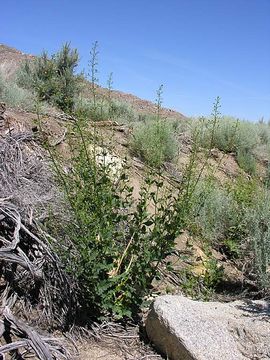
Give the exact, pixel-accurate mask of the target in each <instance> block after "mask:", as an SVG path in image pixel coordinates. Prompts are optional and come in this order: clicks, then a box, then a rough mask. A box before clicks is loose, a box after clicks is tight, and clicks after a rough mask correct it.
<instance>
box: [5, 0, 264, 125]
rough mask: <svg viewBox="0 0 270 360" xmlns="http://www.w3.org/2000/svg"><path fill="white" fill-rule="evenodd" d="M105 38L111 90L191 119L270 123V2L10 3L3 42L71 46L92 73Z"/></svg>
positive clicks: (103, 67)
mask: <svg viewBox="0 0 270 360" xmlns="http://www.w3.org/2000/svg"><path fill="white" fill-rule="evenodd" d="M96 40H97V41H98V42H99V52H100V54H99V71H100V75H99V78H100V83H101V85H102V84H103V85H104V84H105V83H106V78H107V77H108V74H109V73H110V72H113V76H114V88H115V89H118V90H122V91H124V92H129V93H132V94H135V95H138V96H140V97H142V98H145V99H149V100H154V99H155V92H156V89H157V88H158V86H159V85H160V84H161V83H162V84H164V96H163V98H164V105H165V106H168V107H171V108H174V109H177V110H179V111H181V112H182V113H184V114H185V115H207V114H209V113H210V112H211V108H212V103H213V101H214V98H215V97H216V96H220V97H221V102H222V113H223V114H226V115H233V116H237V117H240V118H246V119H249V120H258V119H259V118H261V117H262V116H264V118H265V120H268V119H270V0H114V1H113V0H95V1H91V0H90V1H87V0H76V1H75V0H66V1H65V0H46V1H45V0H16V1H15V0H8V1H2V2H1V21H0V43H4V44H7V45H10V46H13V47H16V48H18V49H19V50H21V51H24V52H27V53H32V54H40V53H41V51H42V50H43V49H46V50H48V51H49V52H50V53H51V52H55V51H57V50H58V49H59V48H60V47H61V45H62V44H63V43H64V42H65V41H70V42H71V45H72V46H73V47H76V48H77V49H78V50H79V53H80V56H81V67H82V68H85V69H87V63H88V60H89V51H90V48H91V46H92V43H93V42H94V41H96Z"/></svg>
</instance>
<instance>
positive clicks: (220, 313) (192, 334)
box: [146, 295, 270, 360]
mask: <svg viewBox="0 0 270 360" xmlns="http://www.w3.org/2000/svg"><path fill="white" fill-rule="evenodd" d="M269 320H270V306H269V304H268V303H267V302H265V301H249V302H243V301H236V302H232V303H218V302H201V301H193V300H190V299H187V298H185V297H183V296H178V295H164V296H160V297H158V298H157V299H156V300H155V301H154V303H153V304H152V308H151V310H150V313H149V315H148V317H147V320H146V331H147V334H148V337H149V339H150V340H151V341H152V342H153V344H154V345H155V347H156V348H157V349H159V350H160V351H161V352H162V353H164V354H165V356H168V358H169V359H171V360H246V359H269V358H270V343H269V338H270V323H269Z"/></svg>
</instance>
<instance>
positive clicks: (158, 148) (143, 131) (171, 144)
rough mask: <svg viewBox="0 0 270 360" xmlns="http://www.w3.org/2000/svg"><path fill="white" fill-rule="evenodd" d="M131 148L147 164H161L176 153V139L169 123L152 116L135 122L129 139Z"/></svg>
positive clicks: (157, 165)
mask: <svg viewBox="0 0 270 360" xmlns="http://www.w3.org/2000/svg"><path fill="white" fill-rule="evenodd" d="M131 149H132V151H133V152H134V154H136V155H137V156H139V157H141V158H142V159H143V160H144V161H145V162H146V163H147V164H149V165H150V166H154V167H159V166H161V165H162V164H163V163H164V161H171V160H173V158H174V157H175V155H176V154H177V141H176V138H175V133H174V130H173V126H172V124H171V123H168V122H166V121H165V120H162V119H157V118H154V119H153V120H148V121H146V122H143V123H139V124H137V126H136V127H135V129H134V134H133V138H132V140H131Z"/></svg>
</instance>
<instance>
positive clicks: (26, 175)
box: [0, 133, 77, 359]
mask: <svg viewBox="0 0 270 360" xmlns="http://www.w3.org/2000/svg"><path fill="white" fill-rule="evenodd" d="M49 173H50V172H49V171H48V167H47V164H46V161H45V160H44V156H43V155H42V149H41V148H39V147H38V145H37V144H36V143H35V142H33V141H32V135H31V134H25V133H23V134H22V133H20V134H14V135H8V136H5V137H2V138H0V299H1V307H0V342H1V343H0V354H1V353H2V354H4V353H6V352H11V354H12V353H13V357H14V358H18V359H23V358H24V355H25V354H26V353H29V352H31V353H34V354H35V355H36V356H37V358H39V359H60V358H63V359H68V358H69V355H68V354H67V353H66V352H65V351H64V347H61V344H59V342H57V341H56V340H55V339H53V338H50V337H48V336H41V335H39V334H38V332H37V331H36V330H34V327H36V328H37V327H39V328H43V329H46V330H53V329H60V330H63V329H66V328H67V327H68V326H69V325H70V324H71V323H72V320H74V316H75V314H74V312H75V311H76V306H77V302H76V298H75V296H74V294H75V291H74V287H75V285H73V282H72V281H71V279H70V278H69V277H68V276H67V275H66V274H65V272H64V271H63V269H62V266H61V261H60V259H59V258H58V256H57V255H56V254H55V252H54V250H53V246H51V241H52V239H51V238H50V239H51V241H48V239H49V237H48V236H47V234H46V233H45V232H44V231H43V230H41V227H40V226H39V225H38V224H39V222H38V220H39V221H40V220H42V218H44V217H46V216H47V215H48V214H47V213H46V211H47V212H48V203H49V202H50V200H51V199H52V198H53V199H54V202H55V198H56V193H55V189H54V186H53V183H52V179H51V178H50V176H49ZM46 209H47V210H46ZM1 345H2V346H1ZM19 348H22V349H24V350H23V352H19V350H18V349H19ZM20 351H21V350H20Z"/></svg>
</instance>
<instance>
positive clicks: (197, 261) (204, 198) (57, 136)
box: [0, 45, 270, 360]
mask: <svg viewBox="0 0 270 360" xmlns="http://www.w3.org/2000/svg"><path fill="white" fill-rule="evenodd" d="M69 50H70V49H69ZM26 59H28V60H30V62H31V61H33V60H34V59H35V57H34V56H33V55H27V54H23V53H21V52H20V51H18V50H16V49H13V48H10V47H8V46H5V45H0V75H1V78H0V80H1V81H0V104H1V108H0V110H1V111H0V135H1V136H0V171H1V172H0V189H1V190H0V241H1V244H0V256H1V259H2V260H3V262H4V266H3V271H2V274H1V278H0V280H1V283H0V284H1V286H0V291H1V292H0V296H1V299H2V307H3V308H4V307H5V311H4V312H2V313H1V316H2V318H3V321H4V322H5V323H8V324H9V327H7V328H6V332H8V334H9V336H8V337H6V338H4V336H3V337H2V339H1V340H2V343H1V346H12V345H11V344H13V346H14V349H17V348H21V347H23V348H24V347H25V341H28V340H26V339H30V340H29V343H30V347H28V348H27V349H28V350H27V351H28V352H30V353H31V352H34V353H35V354H36V356H37V357H38V358H40V359H45V358H48V359H49V358H56V359H58V358H59V359H60V358H64V359H70V358H74V356H75V355H73V356H72V355H70V353H72V354H74V349H73V348H72V344H71V342H68V341H67V340H64V341H63V339H60V335H61V334H68V335H67V338H69V337H70V336H72V337H73V339H75V341H76V342H77V344H78V347H79V349H80V355H78V357H77V358H80V359H88V358H89V359H94V360H95V359H98V358H99V357H101V356H105V357H106V359H108V360H109V359H111V360H113V359H117V360H118V359H138V360H139V359H151V358H153V357H155V358H157V359H158V358H162V357H161V355H158V354H157V353H156V352H155V350H153V348H152V347H151V346H150V345H149V344H148V340H147V337H146V335H145V330H144V320H145V317H146V316H147V313H148V310H149V304H150V302H151V301H152V300H153V299H155V298H156V297H157V296H159V295H163V294H184V295H186V296H189V297H191V298H194V299H202V300H216V301H220V302H228V301H232V300H243V299H248V300H249V301H251V300H253V299H258V298H259V299H262V298H267V297H268V296H269V286H270V285H269V284H270V282H269V271H268V269H269V266H270V246H269V245H270V244H269V229H270V216H269V215H270V208H269V203H270V202H269V199H270V191H269V159H270V158H269V156H270V155H269V154H270V153H269V149H270V127H269V125H268V124H265V123H260V124H254V123H248V122H245V121H239V120H237V119H234V118H231V117H226V116H221V114H220V112H219V111H220V103H219V99H218V98H217V100H216V102H215V105H214V108H213V115H212V117H210V118H209V119H206V118H202V119H188V118H186V117H185V116H184V115H182V114H181V113H178V112H176V111H173V110H170V109H164V108H162V106H161V105H162V104H159V103H157V104H154V103H152V102H150V101H146V100H142V99H140V98H138V97H136V96H134V95H131V94H125V93H122V92H121V91H116V90H112V91H108V89H104V88H102V87H99V86H98V85H97V84H94V87H93V84H91V83H89V82H88V81H87V80H86V79H83V80H81V79H79V81H80V86H81V85H82V84H83V86H82V87H78V89H79V90H78V91H80V93H79V94H75V95H74V99H73V97H72V101H73V100H74V102H72V103H71V104H72V111H70V112H69V113H68V112H65V111H63V109H62V108H60V107H58V106H57V104H58V103H57V101H58V100H59V98H58V97H59V96H60V95H61V94H60V95H59V93H61V91H57V93H56V94H53V96H52V97H51V98H50V97H48V99H46V101H45V100H44V99H43V98H42V97H40V98H39V99H38V91H39V89H36V90H34V89H31V88H30V89H29V87H27V86H25V87H24V86H23V85H24V84H23V85H22V84H20V83H18V82H16V81H17V80H16V77H15V76H14V75H15V73H16V71H17V70H18V69H19V67H20V64H22V63H23V61H24V60H26ZM48 63H49V64H50V65H51V64H52V63H51V60H50V61H48ZM53 66H57V64H56V65H55V64H53ZM71 75H72V76H73V78H72V79H73V80H74V83H75V84H76V81H77V78H76V75H75V74H73V73H72V74H71ZM29 78H30V76H29ZM40 79H41V78H40ZM40 79H38V80H39V81H40V83H39V85H40V84H42V85H43V86H44V88H45V87H46V86H48V83H45V82H44V83H42V81H41V80H40ZM28 80H29V79H28ZM30 80H31V79H30ZM60 80H61V79H60ZM57 81H59V79H58V78H56V79H54V82H52V83H53V84H54V83H57V86H60V85H62V84H61V83H60V81H59V82H57ZM33 84H34V83H33ZM59 84H60V85H59ZM93 89H94V91H93ZM42 90H43V88H42ZM50 90H51V89H50ZM57 90H58V89H57ZM64 90H65V88H64ZM64 90H62V91H64ZM72 90H73V89H72ZM70 93H71V94H72V96H73V92H72V91H70ZM68 95H69V93H68ZM55 99H56V100H57V101H56V100H55ZM61 100H62V98H61ZM60 104H62V103H60ZM119 319H122V321H120V322H119ZM225 322H226V321H225ZM10 324H11V325H10ZM40 329H41V330H42V331H41V330H40ZM142 329H143V330H142ZM43 332H45V334H47V333H48V334H50V336H49V337H48V336H47V335H43ZM41 334H42V335H41ZM52 335H54V336H55V337H56V339H54V338H53V339H52V338H51V336H52ZM67 338H66V339H67ZM4 340H5V341H4ZM20 341H21V342H23V343H21V342H20ZM5 343H7V344H8V345H4V344H5ZM37 344H38V345H37ZM0 349H1V348H0ZM4 349H5V348H4ZM12 349H13V348H12ZM12 349H11V348H8V347H7V350H5V351H8V350H12ZM67 349H68V350H69V352H70V353H69V352H68V351H66V350H67ZM2 351H3V350H2ZM16 351H17V350H16ZM0 352H1V351H0ZM19 353H20V354H21V353H22V350H18V352H17V353H16V354H15V355H16V356H21V355H18V354H19ZM44 354H45V355H44ZM46 354H47V355H46ZM48 354H49V355H48ZM50 354H53V355H50ZM44 356H45V357H44ZM46 356H47V357H46ZM50 356H51V357H50ZM22 358H24V357H22Z"/></svg>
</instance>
